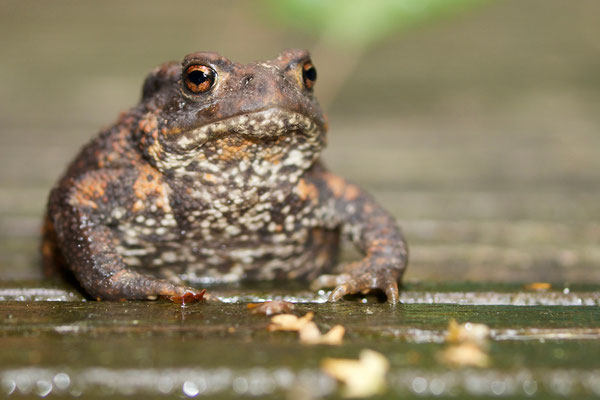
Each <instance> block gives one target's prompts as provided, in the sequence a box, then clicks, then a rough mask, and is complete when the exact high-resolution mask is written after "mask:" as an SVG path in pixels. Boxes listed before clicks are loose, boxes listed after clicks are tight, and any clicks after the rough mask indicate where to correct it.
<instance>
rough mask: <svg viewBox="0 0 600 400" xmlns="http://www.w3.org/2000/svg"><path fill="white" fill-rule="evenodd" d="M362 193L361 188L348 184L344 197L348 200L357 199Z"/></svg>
mask: <svg viewBox="0 0 600 400" xmlns="http://www.w3.org/2000/svg"><path fill="white" fill-rule="evenodd" d="M359 195H360V189H358V188H357V187H356V186H354V185H348V186H346V192H345V193H344V198H345V199H346V200H348V201H352V200H356V198H357V197H358V196H359Z"/></svg>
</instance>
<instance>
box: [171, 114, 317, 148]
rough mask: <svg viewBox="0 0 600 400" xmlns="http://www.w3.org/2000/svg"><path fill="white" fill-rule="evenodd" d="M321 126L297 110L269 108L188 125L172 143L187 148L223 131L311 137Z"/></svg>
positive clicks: (253, 134) (224, 132)
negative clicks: (186, 129)
mask: <svg viewBox="0 0 600 400" xmlns="http://www.w3.org/2000/svg"><path fill="white" fill-rule="evenodd" d="M322 129H323V128H321V127H320V126H319V125H318V124H317V123H316V122H315V121H313V120H312V119H310V118H309V117H307V116H305V115H302V114H300V113H297V112H293V111H286V110H282V109H280V108H269V109H266V110H261V111H256V112H252V113H245V114H240V115H236V116H233V117H229V118H225V119H222V120H219V121H216V122H212V123H210V124H207V125H203V126H201V127H198V128H195V129H190V130H188V131H185V132H182V133H180V134H179V135H177V137H176V138H174V139H175V140H174V143H175V146H176V147H177V148H178V149H179V150H181V151H187V150H191V149H194V148H197V147H199V146H201V145H203V144H204V143H206V142H207V141H209V140H213V139H219V138H222V137H224V136H227V135H240V136H246V137H250V138H257V139H261V138H263V139H265V138H275V137H279V136H283V135H286V134H299V135H304V136H306V137H308V138H314V137H315V136H317V135H318V133H319V132H320V131H321V130H322Z"/></svg>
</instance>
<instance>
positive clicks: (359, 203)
mask: <svg viewBox="0 0 600 400" xmlns="http://www.w3.org/2000/svg"><path fill="white" fill-rule="evenodd" d="M307 180H310V184H312V185H315V187H316V189H317V192H318V194H319V196H318V198H319V203H320V207H321V208H322V209H323V210H324V215H325V219H326V220H327V223H328V224H333V225H336V226H341V228H342V233H343V234H345V236H347V237H349V239H350V240H351V241H352V242H353V243H354V244H355V245H356V246H357V248H358V249H359V250H360V251H361V252H362V253H363V254H364V255H365V257H364V258H363V259H362V260H360V261H358V262H355V263H351V264H348V265H346V266H345V268H344V272H343V273H341V274H339V275H321V276H320V277H318V278H317V279H316V280H315V281H314V282H313V284H312V287H313V289H318V288H322V287H335V289H334V290H333V292H332V293H331V295H330V296H329V299H330V300H331V301H335V300H338V299H340V298H341V297H342V296H344V295H346V294H352V293H358V292H363V291H368V290H370V289H380V290H382V291H383V292H385V294H386V296H387V300H388V302H390V303H394V304H395V303H397V302H398V298H399V295H398V282H399V281H400V280H401V279H402V275H403V273H404V270H405V269H406V265H407V262H408V248H407V246H406V241H405V239H404V236H403V235H402V232H401V231H400V228H399V227H398V225H397V224H396V221H395V220H394V218H393V217H392V216H391V215H390V214H388V213H387V212H386V211H385V210H384V209H383V208H382V207H381V206H380V205H379V204H377V203H376V202H375V200H373V198H371V196H369V195H368V194H367V193H366V192H364V191H363V190H361V189H359V188H358V187H357V186H355V185H353V184H350V183H348V182H346V181H345V180H344V179H342V178H340V177H338V176H336V175H334V174H331V173H330V172H327V171H325V170H322V169H315V170H314V171H312V174H311V175H310V177H307ZM305 184H306V183H305Z"/></svg>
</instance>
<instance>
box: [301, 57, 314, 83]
mask: <svg viewBox="0 0 600 400" xmlns="http://www.w3.org/2000/svg"><path fill="white" fill-rule="evenodd" d="M302 80H303V81H304V86H306V88H307V89H312V88H313V86H315V82H316V81H317V69H316V68H315V66H314V65H312V63H311V62H310V61H307V62H306V64H304V65H303V66H302Z"/></svg>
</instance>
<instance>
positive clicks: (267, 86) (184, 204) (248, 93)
mask: <svg viewBox="0 0 600 400" xmlns="http://www.w3.org/2000/svg"><path fill="white" fill-rule="evenodd" d="M316 79H317V72H316V69H315V67H314V66H313V64H312V62H311V59H310V55H309V53H308V52H306V51H302V50H288V51H285V52H283V53H282V54H280V55H279V57H277V58H276V59H274V60H270V61H265V62H256V63H251V64H247V65H242V64H238V63H235V62H232V61H230V60H228V59H227V58H225V57H222V56H220V55H219V54H216V53H212V52H197V53H193V54H190V55H188V56H186V57H185V58H184V59H183V61H182V62H181V63H175V62H170V63H165V64H163V65H161V66H159V67H158V68H156V69H155V70H154V71H152V72H151V73H150V74H149V76H148V77H147V78H146V80H145V82H144V85H143V90H142V97H141V101H140V103H139V104H138V105H137V106H135V107H133V108H132V109H130V110H129V111H126V112H124V113H122V114H121V115H120V117H119V118H118V120H117V121H116V123H115V124H114V125H112V126H111V127H109V128H108V129H106V130H104V131H102V132H101V133H100V134H99V135H98V136H97V137H95V138H94V139H93V140H92V141H91V142H89V143H88V144H87V145H86V146H84V147H83V149H82V150H81V152H80V153H79V155H78V156H77V157H76V158H75V160H74V161H73V162H72V163H71V164H70V166H69V167H68V168H67V170H66V172H65V174H64V175H63V177H62V178H61V179H60V180H59V182H58V183H57V185H56V186H55V187H54V188H53V189H52V191H51V193H50V196H49V201H48V208H47V214H46V220H45V224H44V233H43V242H42V253H43V259H44V266H45V270H46V271H47V272H48V273H51V272H52V271H60V266H63V267H64V268H66V270H69V271H71V272H72V275H73V276H74V277H75V278H76V279H77V281H78V282H79V284H80V285H81V287H82V288H83V289H84V290H85V291H86V292H87V293H88V294H89V295H90V296H91V297H92V298H95V299H98V300H140V299H149V300H153V299H156V298H158V297H163V298H170V299H173V298H181V297H182V296H190V295H191V296H192V297H193V296H197V297H198V298H199V297H201V296H202V293H203V291H201V290H199V289H196V288H195V287H197V286H202V285H206V284H210V283H216V282H234V281H239V280H246V279H248V280H251V279H255V280H270V279H304V280H309V281H313V284H312V287H313V288H314V289H318V288H324V287H333V288H334V289H333V291H332V292H331V295H330V296H329V298H330V300H332V301H334V300H338V299H340V298H341V297H342V296H344V295H346V294H352V293H359V292H366V291H369V290H371V289H379V290H381V291H383V292H384V293H385V294H386V295H387V300H388V301H389V302H391V303H396V302H397V301H398V282H399V281H400V280H401V278H402V274H403V272H404V270H405V268H406V263H407V254H408V252H407V246H406V243H405V240H404V238H403V236H402V233H401V231H400V229H399V227H398V226H397V224H396V222H395V220H394V218H393V217H392V216H391V215H390V214H389V213H387V212H386V211H385V210H384V209H383V208H382V207H381V206H379V205H378V204H377V203H376V202H375V200H373V198H372V197H371V196H370V195H368V194H367V193H365V192H364V191H363V190H361V189H360V188H358V187H357V186H355V185H354V184H352V183H348V182H347V181H346V180H345V179H343V178H341V177H339V176H337V175H335V174H333V173H331V172H329V171H328V170H327V169H326V168H325V166H324V165H323V163H322V162H321V161H320V158H319V157H320V154H321V151H322V150H323V148H324V146H325V133H326V131H327V122H326V119H325V116H324V115H323V113H322V111H321V109H320V107H319V104H318V103H317V100H316V98H315V96H314V94H313V88H314V86H315V82H316ZM340 237H342V238H343V237H346V238H348V239H349V240H350V241H352V243H353V244H354V245H356V247H357V248H358V249H359V250H360V251H361V252H362V253H363V254H364V258H362V259H361V260H359V261H356V262H353V263H350V264H347V265H344V266H343V267H342V268H341V269H340V270H338V271H337V273H333V271H334V269H333V267H334V266H335V265H336V256H337V254H338V248H339V243H340ZM57 266H59V268H57Z"/></svg>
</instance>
